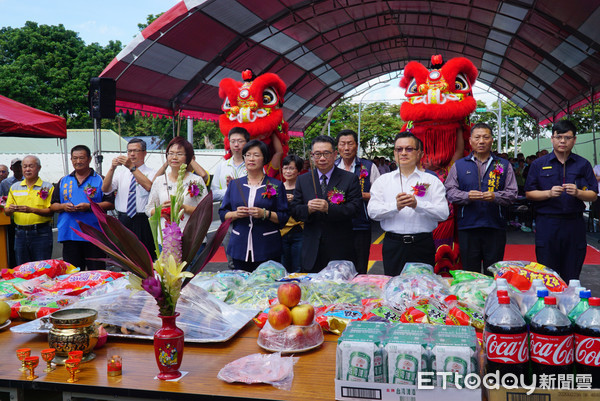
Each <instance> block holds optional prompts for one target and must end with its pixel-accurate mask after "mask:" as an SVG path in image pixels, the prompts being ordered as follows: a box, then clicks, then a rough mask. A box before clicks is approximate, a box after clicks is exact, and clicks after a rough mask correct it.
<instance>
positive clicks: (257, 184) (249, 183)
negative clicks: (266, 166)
mask: <svg viewBox="0 0 600 401" xmlns="http://www.w3.org/2000/svg"><path fill="white" fill-rule="evenodd" d="M264 179H265V175H264V174H263V175H262V177H261V178H260V180H258V182H257V183H256V184H253V183H252V182H250V177H248V185H252V186H259V185H260V184H262V182H263V180H264Z"/></svg>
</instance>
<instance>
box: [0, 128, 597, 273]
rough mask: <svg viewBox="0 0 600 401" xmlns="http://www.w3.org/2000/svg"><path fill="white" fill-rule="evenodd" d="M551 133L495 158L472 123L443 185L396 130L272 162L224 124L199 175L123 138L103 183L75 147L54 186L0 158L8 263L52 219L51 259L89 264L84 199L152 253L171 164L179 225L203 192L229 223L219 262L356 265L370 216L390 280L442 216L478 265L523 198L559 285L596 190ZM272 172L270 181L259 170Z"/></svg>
mask: <svg viewBox="0 0 600 401" xmlns="http://www.w3.org/2000/svg"><path fill="white" fill-rule="evenodd" d="M552 130H553V134H552V139H551V140H552V146H553V149H552V151H551V152H546V151H542V152H538V154H536V155H535V156H533V155H532V156H528V157H527V158H525V157H524V156H523V154H519V155H518V156H517V157H516V158H514V159H508V158H507V155H506V154H496V153H494V152H492V142H493V136H492V129H491V128H490V127H489V126H488V125H487V124H484V123H478V124H475V125H474V126H473V127H472V129H471V134H470V139H469V144H470V147H471V149H472V152H471V153H470V154H469V155H468V156H466V157H464V158H461V159H459V160H457V161H456V162H455V163H454V164H453V165H452V167H451V168H450V170H449V171H448V172H447V177H446V179H445V181H444V182H442V181H441V180H440V178H439V177H438V176H437V175H436V174H435V173H434V172H432V171H429V170H426V169H425V168H423V166H422V165H421V163H420V161H421V160H422V159H423V156H424V147H423V143H422V142H421V140H419V139H418V138H417V137H415V136H414V135H413V134H411V133H410V132H400V133H399V134H397V135H396V137H395V138H394V141H393V143H391V144H390V146H393V153H394V160H393V162H389V161H386V160H385V159H384V158H381V157H376V158H375V159H373V160H367V159H364V158H360V157H358V156H357V151H358V138H357V134H356V133H355V132H354V131H352V130H343V131H341V132H340V133H339V134H338V135H337V137H336V138H332V137H329V136H318V137H316V138H314V139H313V140H312V142H311V147H310V159H309V160H302V159H301V158H300V157H299V156H297V155H292V154H290V155H287V156H286V157H285V158H283V160H281V144H279V143H276V144H275V145H277V144H279V146H275V151H274V152H273V154H271V152H270V150H269V148H268V147H267V145H265V144H264V143H263V142H261V141H259V140H256V139H254V140H250V137H249V134H248V132H247V131H246V130H245V129H243V128H239V127H236V128H233V129H232V130H231V132H229V143H230V146H231V150H230V151H231V153H230V155H229V157H228V158H224V159H223V160H221V162H220V163H219V164H218V166H217V168H216V170H215V174H214V176H212V177H211V176H210V175H209V174H208V173H207V172H206V170H204V169H203V168H202V166H200V165H199V164H198V163H197V162H196V161H195V158H194V151H193V148H192V145H191V144H190V143H189V142H188V141H186V140H185V139H183V138H180V137H176V138H174V139H173V140H171V142H170V143H169V144H168V146H167V148H166V151H165V156H166V162H165V164H164V165H163V166H162V167H161V168H160V169H159V170H158V171H155V170H153V169H151V168H150V167H148V166H146V165H145V164H144V161H145V159H146V144H145V142H144V141H142V140H140V139H133V140H131V141H130V142H129V143H128V146H127V155H126V156H125V155H122V156H118V157H116V158H114V159H113V161H112V164H111V167H110V169H109V170H108V172H107V174H106V176H105V177H102V176H101V175H100V174H98V173H97V172H95V171H94V169H93V168H91V167H90V163H91V161H92V157H91V153H90V149H89V148H88V147H86V146H84V145H78V146H75V147H73V148H72V149H71V163H72V166H73V172H72V173H71V174H69V175H67V176H65V177H63V178H61V179H60V180H59V182H58V183H56V184H54V185H53V184H51V183H48V182H46V181H43V179H42V178H40V175H39V173H40V171H41V169H42V166H41V163H40V160H39V158H37V157H36V156H27V157H25V158H23V160H20V159H13V160H11V163H10V170H11V171H12V172H13V175H12V176H10V177H9V176H8V171H9V167H7V166H5V165H0V181H1V183H0V195H4V196H7V200H6V206H5V213H6V214H7V215H9V216H11V217H12V219H13V223H14V224H13V225H12V227H13V228H14V245H12V246H11V247H12V249H14V257H15V261H14V264H16V265H19V264H22V263H25V262H29V261H35V260H43V259H49V258H50V257H51V255H52V246H53V244H52V220H53V214H54V213H56V214H58V217H57V228H58V241H59V242H60V243H61V244H62V249H63V252H62V253H63V255H62V256H63V259H64V260H65V261H67V262H69V263H72V264H73V265H75V266H77V267H80V268H82V269H100V268H103V267H104V261H103V258H104V257H105V255H104V254H103V252H102V251H101V250H100V249H98V248H97V247H95V246H94V245H93V244H91V243H89V242H87V241H85V240H84V239H83V238H81V237H79V236H78V235H77V234H76V233H75V231H74V230H73V229H77V228H79V227H78V221H83V222H85V223H87V224H89V225H91V226H92V227H96V228H97V229H99V224H98V221H97V219H96V217H95V216H94V214H93V213H92V211H91V207H90V201H93V202H95V203H97V204H98V205H99V206H100V207H101V208H102V209H103V210H105V211H109V210H113V209H114V210H115V211H114V212H112V213H115V214H116V216H117V217H118V219H119V220H120V221H121V222H122V223H123V224H124V225H125V226H126V227H127V228H129V229H130V230H131V231H133V232H134V233H135V234H136V235H137V236H138V238H139V239H140V241H141V242H142V243H143V244H144V245H145V246H146V247H147V248H148V250H149V252H150V254H151V255H152V256H153V257H155V252H154V241H153V239H152V235H151V232H150V227H149V224H148V217H149V216H151V215H153V214H154V213H155V211H156V210H162V209H165V208H169V207H170V195H171V194H172V193H173V192H174V190H175V187H176V183H177V178H178V174H179V169H180V166H181V165H182V164H184V163H185V164H186V165H187V166H188V167H187V171H186V172H185V175H184V177H183V182H184V185H186V186H188V187H189V188H193V190H189V191H185V198H184V202H183V209H184V215H183V218H182V223H181V224H182V226H185V224H186V222H187V220H188V219H189V216H190V215H191V214H192V213H193V211H194V210H195V208H196V206H197V205H198V204H199V203H200V201H201V200H202V199H203V198H204V197H205V196H206V195H207V194H208V193H209V191H212V196H213V200H214V201H217V202H220V208H219V216H220V218H221V220H225V219H231V221H232V224H231V226H230V232H229V233H228V235H227V237H226V239H225V241H224V245H225V248H226V254H227V256H228V261H229V266H230V267H231V268H233V269H242V270H247V271H252V270H254V269H255V268H256V267H257V266H258V265H259V264H261V263H263V262H264V261H267V260H275V261H280V262H282V263H283V265H284V266H285V267H286V269H287V270H288V271H290V272H300V271H301V272H318V271H320V270H321V269H323V268H324V267H325V266H326V265H327V264H328V262H329V261H331V260H350V261H352V262H353V263H354V265H355V267H356V270H357V271H358V272H359V273H367V269H368V261H369V252H370V246H371V242H372V238H371V232H372V230H371V225H372V222H373V221H377V222H379V223H380V224H381V227H382V229H383V230H384V231H385V237H384V240H383V249H382V256H383V266H384V272H385V274H387V275H392V276H394V275H398V274H399V273H400V272H401V271H402V268H403V266H404V264H405V263H407V262H423V263H428V264H431V265H434V264H435V252H436V247H435V243H434V238H433V235H432V232H433V231H434V230H435V228H436V227H437V225H438V223H439V222H442V221H444V220H446V219H447V218H448V217H449V216H454V219H455V221H456V225H457V234H458V242H459V244H460V259H461V262H462V266H463V269H466V270H470V271H477V272H485V271H484V269H485V268H486V267H487V266H489V265H491V264H493V263H494V262H497V261H499V260H502V259H503V257H504V249H505V244H506V229H507V226H508V224H509V219H510V217H509V216H510V214H509V208H510V207H511V206H513V205H515V204H516V202H519V201H523V200H526V201H528V202H530V203H531V204H533V206H534V209H535V222H536V224H537V230H536V234H535V235H536V240H535V243H536V256H537V261H538V262H539V263H542V264H545V265H546V266H549V267H551V268H553V269H554V270H556V271H557V272H558V273H559V274H560V275H561V277H562V278H563V279H565V280H569V279H573V278H579V274H580V272H581V268H582V265H583V260H584V258H585V252H586V239H585V231H586V227H585V223H584V219H583V212H584V209H585V208H586V207H585V202H594V201H595V200H596V198H597V193H598V181H599V180H600V166H597V167H598V168H596V169H592V166H591V165H590V163H589V162H588V161H587V160H585V159H583V158H582V157H580V156H578V155H576V154H574V153H573V152H572V149H573V146H574V145H575V142H576V139H577V137H576V135H577V129H576V127H575V126H574V125H573V124H572V123H571V122H570V121H568V120H562V121H560V122H558V123H556V124H555V125H554V127H553V129H552ZM307 162H308V163H307ZM279 169H280V173H279V174H278V175H277V176H278V178H280V179H276V178H273V177H271V175H273V174H268V173H269V172H271V171H272V170H279ZM161 216H162V213H161ZM163 219H164V218H163ZM523 227H526V226H525V225H524V226H523ZM526 228H527V227H526Z"/></svg>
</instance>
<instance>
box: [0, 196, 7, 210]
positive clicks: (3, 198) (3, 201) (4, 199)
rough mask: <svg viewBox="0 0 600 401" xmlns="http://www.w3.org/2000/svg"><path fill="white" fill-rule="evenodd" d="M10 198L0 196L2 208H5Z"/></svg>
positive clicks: (0, 206) (0, 207)
mask: <svg viewBox="0 0 600 401" xmlns="http://www.w3.org/2000/svg"><path fill="white" fill-rule="evenodd" d="M7 199H8V196H1V197H0V209H4V208H5V207H6V200H7Z"/></svg>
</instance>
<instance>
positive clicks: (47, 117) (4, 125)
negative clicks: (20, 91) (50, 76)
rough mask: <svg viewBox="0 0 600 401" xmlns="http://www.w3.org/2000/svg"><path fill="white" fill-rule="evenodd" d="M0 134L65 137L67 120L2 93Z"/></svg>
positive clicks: (0, 97) (0, 101) (0, 98)
mask: <svg viewBox="0 0 600 401" xmlns="http://www.w3.org/2000/svg"><path fill="white" fill-rule="evenodd" d="M0 135H6V136H20V137H36V138H63V139H64V138H66V137H67V121H66V120H65V119H64V118H63V117H60V116H56V115H54V114H50V113H47V112H45V111H42V110H38V109H34V108H33V107H29V106H27V105H25V104H23V103H19V102H17V101H15V100H12V99H9V98H7V97H4V96H2V95H0Z"/></svg>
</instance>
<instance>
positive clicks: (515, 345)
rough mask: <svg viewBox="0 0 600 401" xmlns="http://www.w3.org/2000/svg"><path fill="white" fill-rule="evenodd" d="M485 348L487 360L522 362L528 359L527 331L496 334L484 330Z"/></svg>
mask: <svg viewBox="0 0 600 401" xmlns="http://www.w3.org/2000/svg"><path fill="white" fill-rule="evenodd" d="M485 350H486V353H487V358H488V360H490V361H492V362H499V363H524V362H527V361H528V360H529V350H528V349H527V332H525V333H519V334H498V333H490V332H489V331H486V332H485Z"/></svg>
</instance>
